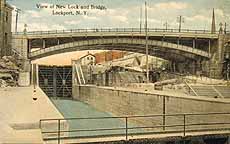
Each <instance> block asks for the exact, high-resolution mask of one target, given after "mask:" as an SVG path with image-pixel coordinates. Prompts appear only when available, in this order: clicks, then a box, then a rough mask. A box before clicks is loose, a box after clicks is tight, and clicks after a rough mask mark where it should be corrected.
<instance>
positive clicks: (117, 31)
mask: <svg viewBox="0 0 230 144" xmlns="http://www.w3.org/2000/svg"><path fill="white" fill-rule="evenodd" d="M147 31H148V32H149V36H174V37H196V38H210V39H217V38H218V33H214V34H212V33H211V31H208V30H190V29H182V30H181V31H179V30H178V29H158V28H149V29H148V30H147ZM25 34H26V35H27V37H28V39H33V38H50V37H67V36H101V35H105V36H107V35H110V36H116V35H127V36H130V35H133V36H135V35H136V36H145V30H144V29H140V28H108V29H97V28H95V29H71V30H52V31H31V32H26V33H24V32H17V33H14V37H21V36H23V35H25Z"/></svg>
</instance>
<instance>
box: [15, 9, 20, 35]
mask: <svg viewBox="0 0 230 144" xmlns="http://www.w3.org/2000/svg"><path fill="white" fill-rule="evenodd" d="M15 11H16V21H15V33H17V31H18V15H19V13H20V12H21V9H19V8H16V10H15Z"/></svg>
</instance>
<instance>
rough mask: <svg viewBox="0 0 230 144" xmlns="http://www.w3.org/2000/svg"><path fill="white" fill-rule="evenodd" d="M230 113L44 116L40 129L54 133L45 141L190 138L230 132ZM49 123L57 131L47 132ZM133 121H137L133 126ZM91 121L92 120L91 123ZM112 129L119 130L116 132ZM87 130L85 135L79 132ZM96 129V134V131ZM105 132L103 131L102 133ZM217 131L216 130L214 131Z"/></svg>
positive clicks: (50, 131)
mask: <svg viewBox="0 0 230 144" xmlns="http://www.w3.org/2000/svg"><path fill="white" fill-rule="evenodd" d="M105 120H120V121H122V122H123V125H122V126H121V125H120V126H116V127H113V126H111V127H99V128H80V129H72V128H71V129H69V130H63V129H62V128H61V123H62V122H63V121H67V122H73V121H76V123H78V124H79V123H80V121H83V122H85V123H87V122H88V121H91V122H92V121H100V122H102V123H104V122H103V121H105ZM229 120H230V113H183V114H160V115H146V116H122V117H91V118H65V119H42V120H40V128H41V130H42V134H43V136H44V135H46V134H54V135H53V137H50V138H49V137H43V138H44V139H45V140H55V141H56V140H57V142H58V144H60V142H61V140H64V139H80V138H82V137H84V138H92V137H94V138H100V137H113V136H119V137H121V138H122V137H123V139H125V140H128V139H129V136H141V135H153V137H154V135H155V136H156V135H157V134H167V133H171V134H172V133H175V134H178V136H182V137H186V136H187V135H189V133H190V134H191V133H192V132H196V134H197V132H209V131H212V132H213V131H215V132H216V133H217V134H218V132H219V131H220V132H221V131H229V133H230V122H229ZM46 122H54V123H55V124H56V128H55V130H49V131H44V130H43V124H44V123H46ZM133 123H137V124H136V125H133ZM88 124H90V123H88ZM102 125H103V124H102ZM112 131H118V132H116V133H112ZM81 132H86V134H85V135H79V134H80V133H81ZM94 132H96V133H94ZM101 132H103V133H101ZM63 133H68V134H71V133H74V135H71V136H62V135H63ZM212 134H213V133H212Z"/></svg>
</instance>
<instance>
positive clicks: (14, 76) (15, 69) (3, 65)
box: [0, 56, 21, 87]
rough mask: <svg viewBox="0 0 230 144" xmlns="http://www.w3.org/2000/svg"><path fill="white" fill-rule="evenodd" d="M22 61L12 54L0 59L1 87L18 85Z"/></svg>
mask: <svg viewBox="0 0 230 144" xmlns="http://www.w3.org/2000/svg"><path fill="white" fill-rule="evenodd" d="M20 66H21V61H19V60H17V59H16V58H14V57H12V56H4V57H2V58H1V59H0V87H8V86H10V87H14V86H17V80H18V75H19V72H20V71H21V68H20Z"/></svg>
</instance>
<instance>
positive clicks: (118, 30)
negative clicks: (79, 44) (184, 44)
mask: <svg viewBox="0 0 230 144" xmlns="http://www.w3.org/2000/svg"><path fill="white" fill-rule="evenodd" d="M147 31H148V32H169V33H199V34H211V31H209V30H191V29H181V30H179V29H161V28H148V29H147ZM88 32H95V33H97V32H103V33H105V32H140V33H144V32H145V29H140V28H93V29H69V30H51V31H28V32H16V33H14V34H15V35H23V34H27V35H42V34H65V33H88ZM217 33H218V32H216V34H217Z"/></svg>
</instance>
